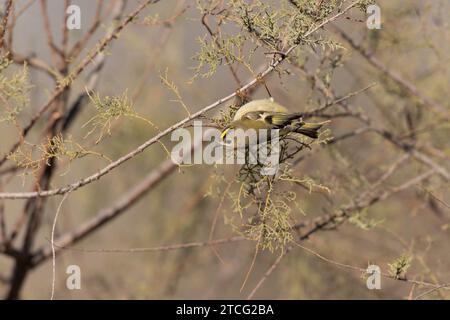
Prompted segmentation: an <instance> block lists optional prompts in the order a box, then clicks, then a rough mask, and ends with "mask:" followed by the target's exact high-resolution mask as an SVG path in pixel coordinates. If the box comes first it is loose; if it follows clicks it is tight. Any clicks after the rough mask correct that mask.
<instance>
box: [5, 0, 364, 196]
mask: <svg viewBox="0 0 450 320" xmlns="http://www.w3.org/2000/svg"><path fill="white" fill-rule="evenodd" d="M149 2H152V1H151V0H148V1H147V2H146V3H149ZM359 2H361V0H358V1H355V2H353V3H352V4H350V5H349V6H348V7H347V8H345V9H343V10H342V11H341V12H339V13H337V14H336V15H334V16H332V17H330V18H328V19H326V20H325V21H323V22H322V23H320V24H318V25H317V26H315V27H314V28H312V29H311V30H310V31H308V32H306V33H305V35H304V37H309V36H310V35H311V34H313V33H314V32H316V31H317V30H319V29H321V28H322V27H323V26H325V25H326V24H328V23H330V22H332V21H334V20H336V19H337V18H339V17H340V16H342V15H344V14H345V13H346V12H347V11H349V10H350V9H351V8H353V7H354V6H355V5H357V4H358V3H359ZM144 4H145V3H144ZM144 4H143V5H142V6H144ZM142 6H141V7H142ZM137 13H138V10H136V15H137ZM129 19H130V18H129ZM126 21H128V20H126ZM122 25H123V26H124V23H123V24H122ZM122 28H123V27H122ZM120 30H121V29H120ZM296 47H297V46H296V45H294V46H291V47H290V48H289V49H287V50H286V51H285V54H284V55H281V56H280V57H279V58H277V59H276V60H275V61H273V62H272V63H271V64H270V65H269V66H268V67H267V68H266V69H265V70H264V71H263V72H262V73H261V74H260V75H259V76H258V77H256V78H254V79H253V80H251V81H250V82H248V83H247V84H246V85H244V86H243V87H241V88H240V89H238V90H237V91H235V92H233V93H231V94H229V95H228V96H226V97H224V98H221V99H219V100H217V101H216V102H214V103H212V104H210V105H208V106H206V107H204V108H203V109H201V110H199V111H197V112H196V113H193V114H191V115H190V116H188V117H186V118H185V119H183V120H181V121H179V122H177V123H175V124H174V125H172V126H170V127H168V128H167V129H165V130H163V131H161V132H160V133H158V134H157V135H156V136H154V137H153V138H151V139H149V140H147V141H146V142H145V143H143V144H142V145H140V146H139V147H138V148H136V149H134V150H133V151H131V152H130V153H128V154H126V155H124V156H122V157H121V158H119V159H117V160H116V161H114V162H112V163H111V164H109V165H108V166H106V167H104V168H103V169H101V170H100V171H98V172H96V173H94V174H92V175H91V176H88V177H86V178H84V179H82V180H79V181H77V182H74V183H72V184H69V185H67V186H65V187H62V188H58V189H52V190H45V191H35V192H11V193H0V199H30V198H37V197H49V196H54V195H60V194H64V193H67V192H68V191H69V190H76V189H78V188H80V187H83V186H85V185H87V184H90V183H92V182H94V181H97V180H98V179H100V178H101V177H102V176H104V175H106V174H107V173H109V172H110V171H112V170H113V169H115V168H117V167H118V166H120V165H121V164H123V163H124V162H126V161H128V160H130V159H132V158H134V157H135V156H136V155H138V154H140V153H141V152H143V151H144V150H145V149H147V148H148V147H150V146H151V145H153V144H154V143H156V142H158V141H159V140H160V139H161V138H163V137H164V136H166V135H167V134H169V133H171V132H172V131H174V130H176V129H178V128H180V127H182V126H184V125H185V124H186V123H188V122H190V121H192V120H194V119H196V118H198V117H200V116H201V115H203V114H204V113H206V112H208V111H210V110H212V109H214V108H216V107H218V106H219V105H221V104H222V103H224V102H226V101H228V100H230V99H232V98H233V97H235V96H236V95H239V94H242V93H244V92H245V91H246V90H247V89H249V88H250V87H252V86H254V85H255V84H257V83H258V82H260V81H261V79H263V78H264V77H265V76H267V75H268V74H269V73H271V72H272V71H273V70H275V68H276V67H277V66H278V65H279V64H280V63H282V62H283V61H284V60H285V59H286V57H288V55H289V54H290V53H291V52H292V51H293V50H294V49H295V48H296ZM100 49H102V47H101V48H100ZM103 49H104V47H103ZM80 72H81V71H80ZM0 164H1V162H0Z"/></svg>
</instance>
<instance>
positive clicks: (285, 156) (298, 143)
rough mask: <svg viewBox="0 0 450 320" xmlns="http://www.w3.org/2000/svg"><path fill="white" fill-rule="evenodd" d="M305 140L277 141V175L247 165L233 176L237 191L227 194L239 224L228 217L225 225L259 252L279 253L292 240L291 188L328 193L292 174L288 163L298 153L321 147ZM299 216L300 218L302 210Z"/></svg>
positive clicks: (293, 204)
mask: <svg viewBox="0 0 450 320" xmlns="http://www.w3.org/2000/svg"><path fill="white" fill-rule="evenodd" d="M307 139H308V138H304V137H302V138H300V137H299V136H297V135H291V134H289V135H287V136H285V137H283V138H281V139H280V147H281V150H280V159H279V161H280V167H279V171H278V172H277V173H276V174H275V175H263V174H261V170H262V169H263V168H264V165H263V164H259V163H258V164H248V162H247V163H246V164H244V165H242V166H241V167H240V169H239V171H238V173H237V176H236V185H237V187H238V191H231V192H229V193H228V196H229V198H230V200H231V202H232V208H233V212H234V213H237V214H238V215H239V221H238V220H237V217H236V216H234V217H228V219H227V223H228V224H230V225H231V226H232V227H233V229H234V230H235V231H237V232H239V233H240V234H242V235H244V236H245V237H247V238H248V239H250V240H253V241H255V242H257V244H258V246H259V247H260V248H261V249H263V250H264V249H268V250H270V251H275V250H280V249H283V248H284V247H285V246H286V244H288V243H289V242H292V241H293V240H294V234H293V228H292V224H293V222H294V221H295V219H294V216H293V209H297V208H298V202H299V199H298V198H297V193H296V192H295V191H293V186H294V185H301V186H303V187H305V188H307V189H309V190H310V191H311V190H313V189H316V188H317V189H321V190H326V191H328V192H329V191H330V190H329V189H328V188H327V187H326V186H323V185H321V184H319V183H317V182H315V181H314V180H313V179H312V178H310V177H303V178H298V177H296V176H295V174H294V170H293V163H291V162H290V160H292V159H294V158H295V156H296V155H297V154H298V153H300V152H302V151H304V152H307V150H308V149H309V148H311V145H312V144H316V143H321V142H320V141H314V142H308V141H307ZM318 140H320V139H318ZM261 147H265V148H269V154H270V152H271V148H272V146H270V145H262V146H261V145H260V146H259V148H261ZM246 156H247V157H248V155H246ZM301 213H302V214H304V212H303V210H301Z"/></svg>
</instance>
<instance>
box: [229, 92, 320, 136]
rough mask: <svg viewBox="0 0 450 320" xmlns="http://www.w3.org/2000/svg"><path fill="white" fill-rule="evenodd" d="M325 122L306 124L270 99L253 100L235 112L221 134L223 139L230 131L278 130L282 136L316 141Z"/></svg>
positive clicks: (300, 116) (299, 114)
mask: <svg viewBox="0 0 450 320" xmlns="http://www.w3.org/2000/svg"><path fill="white" fill-rule="evenodd" d="M327 122H328V121H326V122H321V123H306V122H304V121H303V120H302V114H301V113H289V111H288V110H287V109H286V108H285V107H283V106H282V105H279V104H278V103H276V102H275V101H274V100H273V99H272V98H271V99H261V100H254V101H251V102H249V103H247V104H245V105H243V106H242V107H241V108H239V110H238V111H237V112H236V114H235V116H234V118H233V121H231V123H230V125H229V126H228V127H227V128H225V130H224V131H223V132H222V139H225V137H226V135H227V132H229V130H230V129H237V128H240V129H243V130H247V129H255V130H259V129H280V131H281V133H282V134H286V133H289V132H297V133H300V134H303V135H305V136H308V137H310V138H312V139H316V138H317V136H318V131H319V129H320V128H321V127H322V126H323V125H324V124H325V123H327Z"/></svg>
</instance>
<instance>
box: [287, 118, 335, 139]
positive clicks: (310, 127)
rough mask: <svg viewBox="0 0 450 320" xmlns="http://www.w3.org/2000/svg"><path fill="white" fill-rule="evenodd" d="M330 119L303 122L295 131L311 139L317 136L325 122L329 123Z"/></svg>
mask: <svg viewBox="0 0 450 320" xmlns="http://www.w3.org/2000/svg"><path fill="white" fill-rule="evenodd" d="M329 122H330V121H329V120H328V121H323V122H319V123H308V122H305V123H304V124H303V125H302V126H301V127H300V128H298V129H296V130H295V132H297V133H301V134H303V135H305V136H307V137H310V138H312V139H317V137H318V136H319V130H320V128H322V127H323V126H324V125H325V124H327V123H329Z"/></svg>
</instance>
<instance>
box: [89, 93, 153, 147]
mask: <svg viewBox="0 0 450 320" xmlns="http://www.w3.org/2000/svg"><path fill="white" fill-rule="evenodd" d="M87 94H88V96H89V98H90V99H91V102H92V104H93V105H94V108H95V109H96V111H97V114H96V115H95V116H93V117H92V118H90V119H89V120H88V121H87V122H86V123H85V124H83V128H84V127H86V126H87V125H90V126H91V130H89V132H88V133H87V134H86V135H85V138H86V137H88V136H89V135H91V134H92V133H93V132H95V131H97V130H99V131H100V133H99V136H98V138H97V140H96V143H99V142H100V141H101V140H102V139H103V137H104V136H105V135H106V134H107V135H111V126H112V122H113V121H114V120H117V119H119V118H120V117H128V118H136V119H140V120H143V121H145V122H146V123H148V124H150V125H152V126H154V127H155V125H154V124H153V123H152V122H151V121H149V120H147V119H145V118H144V117H141V116H140V115H138V114H137V113H136V111H135V110H134V108H133V104H132V102H131V101H130V100H129V98H128V95H127V91H125V92H124V93H123V94H122V95H118V96H105V97H101V96H100V94H99V93H96V92H88V93H87Z"/></svg>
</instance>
